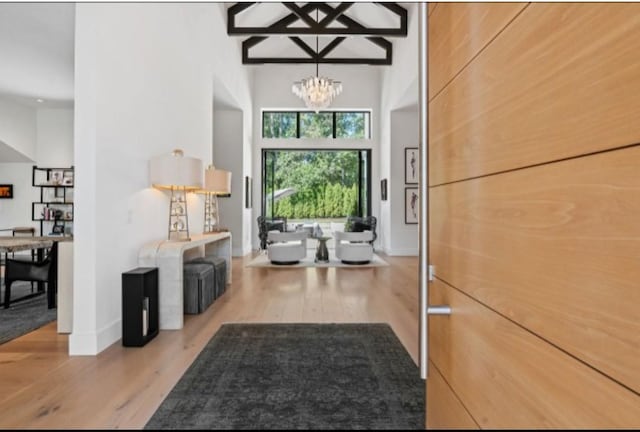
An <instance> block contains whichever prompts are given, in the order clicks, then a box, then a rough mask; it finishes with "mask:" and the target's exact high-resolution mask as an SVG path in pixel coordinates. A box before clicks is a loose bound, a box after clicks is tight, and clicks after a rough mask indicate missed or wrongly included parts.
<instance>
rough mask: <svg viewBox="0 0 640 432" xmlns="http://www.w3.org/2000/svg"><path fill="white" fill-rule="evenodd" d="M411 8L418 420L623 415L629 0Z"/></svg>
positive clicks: (633, 85)
mask: <svg viewBox="0 0 640 432" xmlns="http://www.w3.org/2000/svg"><path fill="white" fill-rule="evenodd" d="M428 22H429V96H428V99H429V103H428V107H429V182H428V184H429V189H428V190H429V228H430V229H429V250H430V263H431V264H433V265H435V275H436V277H435V281H434V282H432V283H430V284H429V285H430V289H429V291H430V293H429V303H430V304H448V305H450V307H451V315H450V316H444V317H443V316H438V317H431V318H429V342H430V344H429V358H430V362H429V370H430V375H429V379H428V380H427V426H428V428H447V427H456V428H459V427H462V428H613V427H626V428H640V313H639V312H638V311H639V310H640V120H639V119H640V98H639V97H638V95H640V55H639V54H638V53H640V4H628V3H626V4H602V3H588V4H579V3H565V4H563V3H556V4H554V3H494V4H492V3H440V4H437V5H435V6H432V7H430V8H429V18H428Z"/></svg>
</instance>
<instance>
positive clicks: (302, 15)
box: [282, 3, 318, 31]
mask: <svg viewBox="0 0 640 432" xmlns="http://www.w3.org/2000/svg"><path fill="white" fill-rule="evenodd" d="M282 4H283V5H285V7H286V8H287V9H289V10H290V11H291V12H293V13H294V14H295V16H297V17H298V19H300V20H302V21H304V23H305V24H307V25H308V26H309V28H310V29H312V30H314V31H315V30H318V22H317V21H316V20H314V19H313V18H311V17H310V16H309V14H308V13H306V12H305V11H303V10H302V8H300V7H299V6H298V5H297V4H295V3H282ZM314 9H317V8H314Z"/></svg>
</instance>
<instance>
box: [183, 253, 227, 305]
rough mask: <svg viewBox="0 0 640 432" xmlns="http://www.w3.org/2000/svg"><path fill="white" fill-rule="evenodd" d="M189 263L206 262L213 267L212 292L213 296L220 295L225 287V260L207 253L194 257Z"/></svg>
mask: <svg viewBox="0 0 640 432" xmlns="http://www.w3.org/2000/svg"><path fill="white" fill-rule="evenodd" d="M189 262H190V263H199V264H207V265H209V266H211V267H213V272H214V280H215V286H214V293H215V297H214V298H218V297H220V296H221V295H222V294H223V293H224V292H225V290H226V289H227V261H226V260H225V259H224V258H219V257H216V256H213V255H207V256H205V257H202V258H195V259H193V260H191V261H189Z"/></svg>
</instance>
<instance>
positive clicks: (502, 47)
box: [429, 3, 640, 185]
mask: <svg viewBox="0 0 640 432" xmlns="http://www.w3.org/2000/svg"><path fill="white" fill-rule="evenodd" d="M439 9H440V6H438V8H436V10H435V11H434V13H433V16H432V19H431V21H435V18H436V17H437V15H438V14H439V12H441V11H439ZM434 37H435V36H434ZM434 51H435V49H434ZM639 52H640V4H637V3H624V4H620V3H618V4H605V3H589V4H579V3H555V4H548V3H533V4H530V5H529V6H528V7H527V8H526V9H525V10H524V11H523V12H522V13H521V14H520V15H518V17H517V18H515V19H514V20H513V21H512V22H511V24H510V25H509V26H508V27H507V28H506V29H505V30H504V31H503V32H502V33H501V34H500V35H499V36H498V37H496V38H495V40H494V41H493V42H492V43H491V44H490V45H489V46H488V47H487V48H486V49H484V50H483V52H482V53H481V54H480V55H479V56H478V57H476V58H475V59H474V61H473V62H472V63H471V64H469V65H468V66H467V67H466V68H465V69H464V70H463V72H462V73H461V74H460V75H458V76H457V77H456V79H455V80H454V81H453V82H451V84H449V85H448V86H447V87H446V88H445V89H444V90H443V91H442V92H441V93H440V94H439V95H438V96H437V97H436V98H435V99H434V100H433V101H432V102H431V103H430V108H429V119H430V120H429V121H430V123H429V124H430V126H429V136H430V146H429V151H430V162H431V166H430V184H432V185H436V184H441V183H446V182H451V181H454V180H461V179H466V178H470V177H476V176H481V175H485V174H488V173H495V172H501V171H504V170H509V169H514V168H518V167H524V166H530V165H534V164H538V163H543V162H547V161H553V160H558V159H562V158H567V157H571V156H576V155H583V154H587V153H590V152H594V151H599V150H603V149H609V148H616V147H620V146H624V145H629V144H633V143H638V142H640V122H638V118H640V98H638V95H639V94H640V61H638V53H639ZM445 61H451V60H447V59H445ZM432 67H433V66H432ZM445 67H449V68H450V67H451V66H445Z"/></svg>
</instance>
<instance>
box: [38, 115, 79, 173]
mask: <svg viewBox="0 0 640 432" xmlns="http://www.w3.org/2000/svg"><path fill="white" fill-rule="evenodd" d="M36 124H37V129H36V139H37V149H36V159H37V162H38V166H41V167H55V168H60V167H69V166H71V165H73V109H63V108H39V109H38V110H37V112H36Z"/></svg>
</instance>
